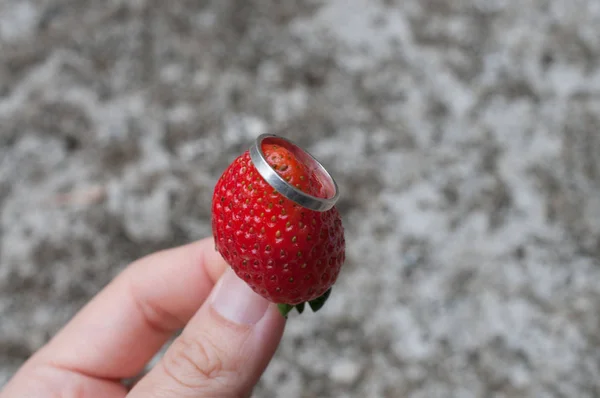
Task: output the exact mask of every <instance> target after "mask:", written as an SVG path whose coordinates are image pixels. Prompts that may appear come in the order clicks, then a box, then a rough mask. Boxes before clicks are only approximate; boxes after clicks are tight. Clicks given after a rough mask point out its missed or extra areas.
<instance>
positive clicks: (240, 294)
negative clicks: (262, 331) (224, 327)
mask: <svg viewBox="0 0 600 398" xmlns="http://www.w3.org/2000/svg"><path fill="white" fill-rule="evenodd" d="M211 304H212V307H213V308H214V309H215V310H216V311H217V312H218V313H219V314H221V316H223V317H224V318H226V319H228V320H230V321H231V322H234V323H239V324H242V325H254V324H256V323H257V322H258V321H260V320H261V319H262V317H263V316H264V315H265V313H266V312H267V308H268V307H269V302H268V301H267V300H265V299H264V298H263V297H261V296H259V295H258V294H256V293H254V291H253V290H252V289H250V287H249V286H248V285H247V284H246V282H244V281H243V280H242V279H240V278H239V277H238V276H237V275H236V274H235V272H233V270H232V269H231V268H228V269H227V270H226V271H225V274H224V275H223V276H222V277H221V279H220V280H219V282H218V283H217V286H215V291H214V292H213V294H212V298H211Z"/></svg>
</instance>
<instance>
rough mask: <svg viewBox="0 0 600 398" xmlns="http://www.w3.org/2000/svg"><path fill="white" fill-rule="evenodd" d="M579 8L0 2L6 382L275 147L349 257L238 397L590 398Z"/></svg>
mask: <svg viewBox="0 0 600 398" xmlns="http://www.w3.org/2000/svg"><path fill="white" fill-rule="evenodd" d="M599 26H600V3H598V2H597V1H596V0H587V1H584V0H579V1H566V0H564V1H559V0H556V1H548V0H529V1H515V2H507V1H502V0H496V1H494V0H461V1H456V0H387V1H384V0H381V1H376V0H332V1H316V0H315V1H292V0H213V1H209V0H205V1H198V0H194V1H191V0H189V1H169V2H166V1H158V0H154V1H151V0H111V1H89V0H77V1H76V0H39V1H33V0H3V1H2V2H0V61H1V62H0V212H1V213H0V228H1V230H0V232H1V237H0V319H1V322H0V385H2V384H3V383H4V382H5V381H6V380H7V378H8V377H10V375H11V374H12V372H14V371H15V369H16V368H17V367H18V366H19V364H20V363H22V361H23V360H24V359H25V358H26V357H27V356H28V355H30V354H31V353H32V352H33V351H34V350H36V349H37V348H38V347H39V346H40V345H41V344H43V343H44V342H45V341H46V340H47V339H48V338H49V337H50V336H51V335H52V334H53V333H54V332H55V331H56V330H57V329H58V328H59V327H60V326H61V325H63V324H64V323H65V322H66V321H67V320H68V319H69V317H70V316H71V315H72V314H73V313H74V312H75V311H76V310H77V309H78V308H80V307H81V306H82V305H83V303H85V302H86V300H88V299H89V298H90V297H91V296H92V295H93V294H94V293H95V292H97V291H98V290H99V289H100V288H101V287H102V286H103V285H104V284H105V283H107V282H108V281H109V280H110V279H111V277H113V276H114V275H115V274H116V273H117V272H119V271H120V270H121V269H122V268H123V266H125V265H126V264H127V263H128V262H129V261H131V260H133V259H135V258H138V257H140V256H142V255H144V254H147V253H150V252H152V251H154V250H157V249H160V248H165V247H170V246H174V245H178V244H181V243H185V242H189V241H191V240H194V239H198V238H201V237H204V236H207V235H209V234H210V225H209V205H210V198H211V193H212V187H213V185H214V183H215V181H216V178H217V177H218V175H219V173H220V172H221V171H222V170H223V168H224V167H225V166H226V165H227V164H228V162H229V161H230V160H231V159H232V158H233V157H235V156H236V155H237V154H238V153H239V152H240V151H241V150H243V149H245V148H246V147H247V146H248V145H249V143H250V142H251V140H252V138H253V137H255V136H256V135H258V134H259V133H262V132H267V131H271V132H277V133H280V134H283V135H285V136H287V137H289V138H292V139H294V140H297V141H298V142H299V143H300V144H302V145H304V146H306V147H307V148H308V149H309V150H311V151H312V152H313V153H314V154H315V155H317V157H319V158H320V159H321V160H322V161H323V163H324V164H326V165H327V167H328V168H330V170H331V171H332V173H333V174H334V175H335V176H336V177H337V180H338V182H339V184H340V187H341V189H342V190H343V197H342V199H341V201H340V203H339V208H340V210H341V211H342V212H343V214H344V222H345V227H346V231H347V241H348V244H349V246H348V262H347V264H346V266H345V268H344V271H343V273H342V276H341V279H340V281H339V283H338V285H336V288H335V290H334V294H333V296H332V298H331V299H330V301H329V302H328V304H327V306H326V307H325V309H324V310H323V311H322V312H320V313H319V314H318V315H304V316H303V317H302V319H291V320H290V322H289V326H288V329H287V331H286V335H285V338H284V341H283V343H282V345H281V348H280V350H279V351H278V353H277V356H276V358H275V359H274V361H273V362H272V364H271V366H270V367H269V369H268V371H267V373H266V374H265V375H264V377H263V379H262V380H261V382H260V384H259V385H258V386H257V388H256V394H255V396H256V397H286V398H295V397H303V398H304V397H306V398H307V397H394V398H396V397H398V398H403V397H408V398H421V397H423V398H424V397H428V398H436V397H440V398H445V397H460V398H471V397H493V398H516V397H535V398H546V397H548V398H549V397H567V398H573V397H577V398H588V397H589V398H591V397H598V396H600V345H599V344H600V284H599V283H598V280H599V278H600V263H599V256H600V160H599V157H598V154H599V153H600V96H599V94H600V70H599V69H598V66H599V62H600V28H599Z"/></svg>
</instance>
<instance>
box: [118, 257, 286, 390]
mask: <svg viewBox="0 0 600 398" xmlns="http://www.w3.org/2000/svg"><path fill="white" fill-rule="evenodd" d="M284 324H285V319H284V318H283V317H282V316H281V315H280V314H279V312H278V311H277V307H276V306H275V305H274V304H271V303H269V302H268V301H267V300H265V299H264V298H262V297H261V296H259V295H258V294H256V293H254V292H253V291H252V289H250V287H248V285H246V283H245V282H244V281H243V280H241V279H239V278H238V277H237V276H236V275H235V273H234V272H233V271H232V270H231V269H228V270H227V271H226V272H225V273H224V274H223V276H222V277H221V279H220V280H219V282H218V283H217V285H216V286H215V288H214V289H213V291H212V293H211V295H210V296H209V298H208V299H207V300H206V302H205V303H204V304H203V305H202V307H201V308H200V310H198V312H197V313H196V314H195V315H194V317H193V318H192V319H191V321H190V322H189V324H188V325H187V327H186V328H185V329H184V330H183V332H182V333H181V335H180V336H179V337H178V338H177V339H176V340H175V341H174V342H173V344H172V345H171V346H170V347H169V349H168V350H167V352H166V353H165V355H164V357H163V358H162V359H161V360H160V361H159V362H158V364H157V365H156V366H155V367H154V368H153V369H152V370H151V371H150V372H149V373H148V374H147V375H146V376H145V377H144V378H143V379H142V380H140V381H139V382H138V383H137V384H136V385H135V387H134V388H133V389H132V390H131V392H130V393H129V395H128V397H129V398H136V397H145V398H153V397H161V398H170V397H213V396H214V397H245V396H249V395H250V394H251V393H252V389H253V388H254V385H255V384H256V383H257V382H258V379H259V378H260V376H261V375H262V373H263V371H264V370H265V368H266V367H267V364H268V363H269V361H270V360H271V358H272V357H273V355H274V353H275V350H276V349H277V345H278V344H279V341H280V340H281V336H282V334H283V328H284Z"/></svg>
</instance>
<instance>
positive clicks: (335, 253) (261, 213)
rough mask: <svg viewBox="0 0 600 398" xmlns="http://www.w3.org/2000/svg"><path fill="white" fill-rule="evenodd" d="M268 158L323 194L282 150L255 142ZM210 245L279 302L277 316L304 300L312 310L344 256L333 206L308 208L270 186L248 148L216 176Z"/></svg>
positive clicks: (313, 177)
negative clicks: (212, 237) (319, 208)
mask: <svg viewBox="0 0 600 398" xmlns="http://www.w3.org/2000/svg"><path fill="white" fill-rule="evenodd" d="M261 149H262V151H263V153H264V156H265V159H266V160H267V162H268V164H269V165H270V166H271V167H272V168H273V169H274V170H275V171H276V172H277V173H278V174H279V175H280V176H281V177H283V178H284V179H285V180H286V181H287V182H288V183H289V184H291V185H293V186H294V187H296V188H298V189H299V190H302V191H303V192H305V193H308V194H310V195H312V196H316V197H321V198H324V197H326V194H327V192H326V190H325V188H324V185H323V184H322V183H321V181H320V180H319V176H317V174H316V173H314V172H312V171H311V170H310V169H309V168H308V167H307V166H306V165H304V164H303V163H302V162H300V160H299V159H298V158H297V157H296V156H295V155H294V153H292V152H291V151H289V150H288V149H286V148H284V147H282V146H280V145H275V144H269V143H263V144H262V147H261ZM212 227H213V234H214V238H215V244H216V249H217V250H218V251H219V252H220V253H221V255H222V256H223V258H224V259H225V261H226V262H227V263H228V264H229V265H230V266H231V267H232V269H233V270H234V271H235V273H236V274H237V275H238V276H239V277H240V278H241V279H243V280H244V281H246V283H247V284H248V285H249V286H250V287H251V288H252V289H253V290H254V291H255V292H256V293H258V294H260V295H261V296H263V297H265V298H266V299H267V300H269V301H271V302H274V303H277V304H279V308H280V311H281V312H282V314H283V315H284V316H285V315H287V313H288V312H289V311H290V310H291V309H293V308H294V307H295V308H297V310H298V311H299V312H302V310H303V309H304V303H306V302H308V303H309V305H310V307H311V308H312V309H313V311H317V310H318V309H319V308H321V307H322V305H323V304H324V302H325V300H326V299H327V298H328V296H329V292H330V288H331V286H332V285H333V284H334V283H335V281H336V279H337V277H338V275H339V273H340V269H341V267H342V264H343V262H344V260H345V239H344V229H343V226H342V220H341V217H340V214H339V212H338V210H337V209H336V208H335V207H332V208H331V209H329V210H327V211H323V212H319V211H314V210H310V209H307V208H304V207H302V206H301V205H299V204H297V203H295V202H293V201H291V200H289V199H287V198H286V197H284V196H283V195H281V194H280V193H279V192H277V191H276V190H274V189H273V188H272V187H271V186H270V185H269V183H268V182H267V181H265V179H264V178H263V177H262V176H261V175H260V174H259V172H258V171H257V169H256V168H255V167H254V165H253V163H252V160H251V158H250V154H249V151H246V152H244V153H243V154H242V155H240V156H239V157H238V158H236V159H235V160H234V161H233V162H232V163H231V164H230V165H229V167H228V168H227V169H226V170H225V171H224V172H223V174H222V175H221V177H220V179H219V180H218V182H217V184H216V186H215V190H214V195H213V203H212Z"/></svg>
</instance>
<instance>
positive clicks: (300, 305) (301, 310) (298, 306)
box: [296, 303, 304, 314]
mask: <svg viewBox="0 0 600 398" xmlns="http://www.w3.org/2000/svg"><path fill="white" fill-rule="evenodd" d="M296 310H298V313H299V314H302V312H304V303H300V304H296Z"/></svg>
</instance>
